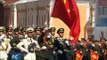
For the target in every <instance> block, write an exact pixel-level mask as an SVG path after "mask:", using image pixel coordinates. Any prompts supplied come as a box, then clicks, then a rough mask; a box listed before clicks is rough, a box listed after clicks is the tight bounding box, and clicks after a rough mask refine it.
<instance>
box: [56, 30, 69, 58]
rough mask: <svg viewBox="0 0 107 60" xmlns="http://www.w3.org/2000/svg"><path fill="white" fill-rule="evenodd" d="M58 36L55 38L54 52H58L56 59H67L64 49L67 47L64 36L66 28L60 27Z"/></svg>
mask: <svg viewBox="0 0 107 60" xmlns="http://www.w3.org/2000/svg"><path fill="white" fill-rule="evenodd" d="M57 33H58V37H56V38H55V41H54V53H55V54H56V56H55V60H67V59H66V53H65V51H64V49H65V44H64V42H65V39H64V38H63V36H64V28H59V29H58V30H57Z"/></svg>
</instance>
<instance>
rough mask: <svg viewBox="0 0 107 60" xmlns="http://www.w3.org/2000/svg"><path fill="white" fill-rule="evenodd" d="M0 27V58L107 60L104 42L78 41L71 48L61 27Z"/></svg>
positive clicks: (7, 59) (23, 59)
mask: <svg viewBox="0 0 107 60" xmlns="http://www.w3.org/2000/svg"><path fill="white" fill-rule="evenodd" d="M55 32H56V28H55V27H51V28H48V27H45V28H41V27H36V28H31V27H28V28H27V27H17V28H15V29H13V28H12V27H8V28H6V27H3V26H1V27H0V60H107V41H106V39H103V40H101V41H97V40H92V39H91V38H90V39H87V40H85V39H82V40H81V41H79V40H78V42H77V45H76V46H75V47H74V45H73V43H72V42H71V40H70V39H65V38H64V28H59V29H58V30H57V34H58V36H57V37H56V36H55Z"/></svg>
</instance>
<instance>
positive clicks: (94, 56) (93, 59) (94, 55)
mask: <svg viewBox="0 0 107 60" xmlns="http://www.w3.org/2000/svg"><path fill="white" fill-rule="evenodd" d="M90 56H91V57H90V58H91V60H98V59H99V54H98V52H97V49H96V46H95V44H94V43H93V44H92V49H91V53H90Z"/></svg>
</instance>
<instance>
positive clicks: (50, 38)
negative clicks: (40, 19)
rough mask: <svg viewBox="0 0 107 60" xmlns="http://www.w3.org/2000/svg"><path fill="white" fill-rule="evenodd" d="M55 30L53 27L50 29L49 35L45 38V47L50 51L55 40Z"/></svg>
mask: <svg viewBox="0 0 107 60" xmlns="http://www.w3.org/2000/svg"><path fill="white" fill-rule="evenodd" d="M55 30H56V28H55V27H51V28H50V29H49V34H48V36H47V46H48V48H49V49H52V48H53V44H54V39H55V36H54V35H55Z"/></svg>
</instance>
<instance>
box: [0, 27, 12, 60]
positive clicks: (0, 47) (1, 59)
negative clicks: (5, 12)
mask: <svg viewBox="0 0 107 60" xmlns="http://www.w3.org/2000/svg"><path fill="white" fill-rule="evenodd" d="M4 32H5V27H2V26H1V27H0V60H7V58H8V56H7V54H8V53H9V51H10V49H11V46H10V39H8V38H7V37H6V34H4Z"/></svg>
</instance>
